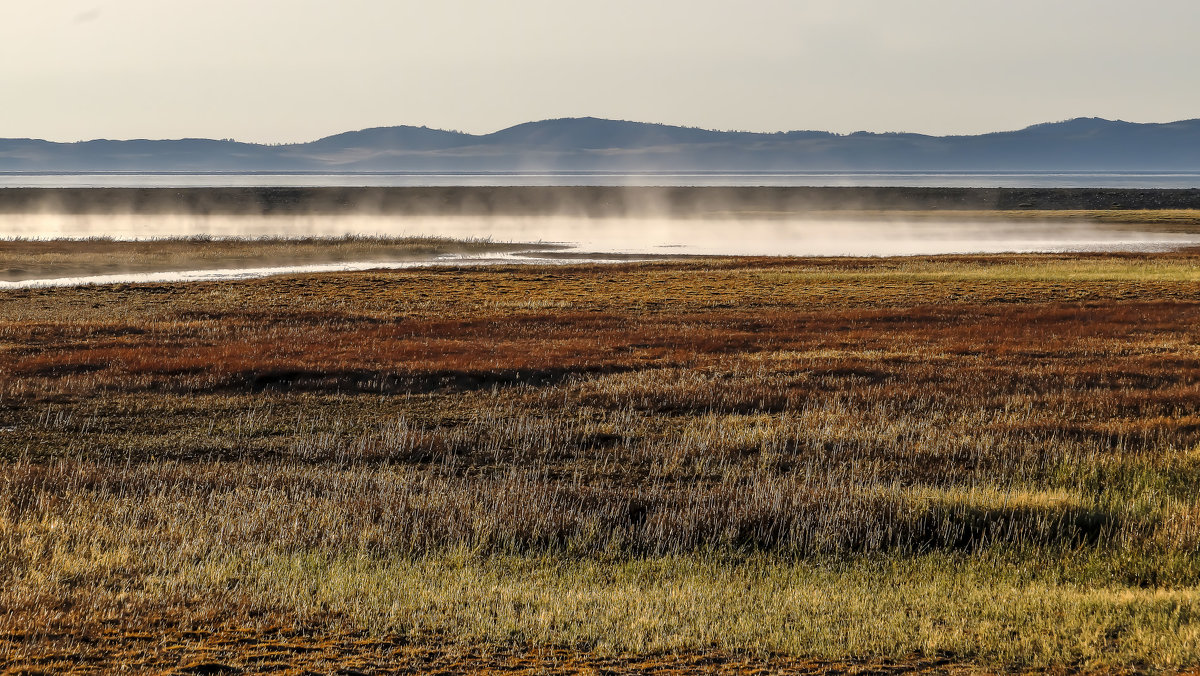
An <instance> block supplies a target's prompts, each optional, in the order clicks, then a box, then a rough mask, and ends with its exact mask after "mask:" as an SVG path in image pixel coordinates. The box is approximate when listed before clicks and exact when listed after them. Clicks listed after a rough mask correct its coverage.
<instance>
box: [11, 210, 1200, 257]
mask: <svg viewBox="0 0 1200 676" xmlns="http://www.w3.org/2000/svg"><path fill="white" fill-rule="evenodd" d="M347 235H351V236H384V237H443V238H449V239H474V240H490V241H494V242H528V243H533V242H540V243H556V244H561V245H564V246H565V247H566V248H565V250H566V251H567V252H570V253H572V254H579V253H604V254H634V255H638V254H687V255H739V256H896V255H925V254H945V253H999V252H1033V251H1096V250H1155V249H1164V248H1171V247H1180V246H1193V245H1200V235H1197V234H1190V233H1180V232H1156V231H1151V230H1148V229H1147V230H1141V229H1137V228H1130V227H1128V226H1105V225H1099V224H1092V223H1087V222H1081V221H1062V222H1043V221H1017V220H994V221H973V220H957V219H928V220H921V219H910V220H905V219H903V218H894V219H874V220H865V219H861V218H859V219H834V218H820V217H796V218H748V217H737V218H669V217H624V218H617V217H612V218H586V217H579V216H530V217H514V216H403V215H378V214H369V215H356V214H334V215H267V216H252V215H196V214H179V215H154V214H107V215H94V214H93V215H79V214H0V238H8V239H12V238H39V239H59V238H71V239H83V238H88V237H109V238H113V239H156V238H173V237H197V236H201V237H234V238H261V237H293V238H294V237H341V236H347Z"/></svg>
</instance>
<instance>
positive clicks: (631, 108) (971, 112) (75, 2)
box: [0, 0, 1200, 142]
mask: <svg viewBox="0 0 1200 676" xmlns="http://www.w3.org/2000/svg"><path fill="white" fill-rule="evenodd" d="M1198 31H1200V1H1198V0H1140V1H1139V2H1132V1H1130V0H1122V1H1120V2H1118V1H1115V0H1070V1H1068V0H790V1H788V0H739V1H717V0H604V1H603V2H600V1H596V0H588V1H586V2H585V1H583V0H578V1H573V0H326V1H316V0H0V137H34V138H46V139H51V140H56V141H75V140H81V139H91V138H180V137H186V136H199V137H211V138H226V137H229V138H236V139H238V140H242V141H254V142H298V141H308V140H313V139H316V138H319V137H321V136H326V135H329V134H334V133H338V132H342V131H347V130H353V129H361V128H365V127H375V126H388V125H398V124H413V125H428V126H431V127H439V128H445V129H460V130H463V131H470V132H475V133H485V132H490V131H495V130H497V129H501V128H504V127H507V126H510V125H513V124H516V123H520V122H526V121H530V120H539V119H545V118H553V117H574V116H585V115H592V116H596V117H608V118H616V119H629V120H639V121H646V122H665V123H670V124H682V125H692V126H700V127H707V128H713V129H745V130H753V131H781V130H792V129H821V130H828V131H835V132H852V131H857V130H869V131H914V132H923V133H931V134H957V133H980V132H986V131H996V130H1003V129H1016V128H1020V127H1024V126H1027V125H1029V124H1032V123H1036V122H1047V121H1054V120H1062V119H1067V118H1072V117H1081V116H1088V117H1090V116H1097V117H1106V118H1110V119H1125V120H1130V121H1135V122H1167V121H1173V120H1179V119H1188V118H1196V117H1200V74H1198V72H1197V64H1200V39H1197V37H1196V35H1197V32H1198Z"/></svg>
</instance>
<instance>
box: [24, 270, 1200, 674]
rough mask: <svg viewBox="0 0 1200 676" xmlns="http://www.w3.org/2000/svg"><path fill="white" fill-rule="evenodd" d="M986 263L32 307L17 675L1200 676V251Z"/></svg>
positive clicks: (66, 299) (198, 288)
mask: <svg viewBox="0 0 1200 676" xmlns="http://www.w3.org/2000/svg"><path fill="white" fill-rule="evenodd" d="M973 260H974V259H967V258H963V259H959V260H946V259H939V258H935V259H909V260H893V259H882V260H877V261H860V260H841V261H829V260H814V261H781V260H765V261H757V260H748V261H716V262H692V263H686V264H683V263H673V264H652V265H618V266H610V267H597V266H578V267H571V268H562V267H554V268H546V269H541V268H536V267H533V268H521V269H519V270H514V269H502V268H495V269H480V270H456V271H440V270H439V271H413V272H395V273H388V274H379V273H365V274H353V275H337V276H321V277H312V276H310V277H303V278H278V279H264V280H252V281H245V282H237V283H229V284H221V285H210V284H194V285H174V286H172V285H154V286H130V287H125V288H120V289H117V288H106V287H94V288H80V289H60V290H55V291H54V292H53V293H50V292H43V291H36V290H27V291H21V292H8V293H7V294H5V295H3V296H0V375H2V377H0V454H2V455H3V458H4V460H3V462H4V463H5V471H4V472H3V473H2V474H0V575H3V576H4V578H5V579H6V580H7V581H8V584H6V585H5V586H3V588H0V625H3V627H4V631H5V632H8V633H6V634H5V636H6V637H7V638H4V639H3V641H4V642H3V643H2V644H0V654H3V655H6V656H8V657H6V658H4V659H8V660H10V662H12V663H13V664H26V663H27V662H28V661H29V660H35V659H42V660H45V659H49V658H48V657H47V655H49V654H50V653H51V652H53V651H54V650H58V651H59V652H57V653H54V654H56V655H61V654H68V653H70V654H75V653H71V651H72V650H73V651H76V653H80V654H82V653H86V652H87V651H88V650H92V651H95V650H99V648H95V647H92V648H88V647H87V646H89V645H90V646H101V645H106V646H115V645H126V644H128V642H129V641H132V640H133V639H130V638H120V637H118V634H119V635H120V636H128V635H134V634H137V635H141V634H138V632H143V633H144V632H147V631H150V632H154V631H166V630H165V629H163V627H175V628H177V629H178V628H179V627H186V629H179V631H188V632H198V633H195V635H196V636H211V637H212V640H213V641H214V642H216V641H218V640H225V639H224V638H220V637H222V636H225V634H224V633H222V632H229V631H234V630H235V629H236V630H237V631H242V630H243V629H244V630H246V631H251V632H268V631H276V630H277V629H278V628H279V627H296V628H306V629H303V631H306V632H308V633H309V634H310V635H329V636H334V635H338V636H340V635H343V634H344V635H347V636H358V635H359V632H363V631H368V633H369V634H370V635H371V636H374V637H375V638H372V639H370V640H383V638H382V637H383V636H385V635H387V636H394V637H401V639H402V640H403V641H405V642H408V643H410V644H413V645H425V646H429V645H435V644H436V645H452V644H456V643H464V642H465V643H471V644H477V645H487V646H493V647H503V646H508V649H516V648H514V646H526V647H528V646H545V645H553V646H560V647H562V648H563V649H569V650H572V651H576V652H577V653H580V654H587V655H629V654H639V655H644V654H651V653H653V654H666V653H671V654H697V653H703V654H708V653H709V652H711V651H717V652H719V653H722V654H725V653H731V654H736V655H742V656H756V657H754V658H753V659H760V658H761V659H764V660H770V659H801V658H803V659H823V660H846V659H851V658H854V659H858V658H867V659H872V660H893V661H899V662H901V663H918V662H920V661H921V660H933V659H946V658H947V656H949V658H950V659H953V660H956V661H959V662H962V663H965V664H969V665H974V667H977V668H997V669H999V668H1017V669H1022V668H1030V669H1034V668H1053V669H1058V670H1068V671H1069V670H1112V669H1118V670H1139V669H1147V670H1167V671H1170V670H1180V669H1184V668H1187V667H1190V666H1194V665H1196V664H1197V663H1198V661H1200V656H1198V654H1197V649H1196V646H1197V645H1200V640H1198V639H1200V596H1198V592H1197V589H1198V588H1200V564H1198V563H1197V562H1198V561H1200V502H1198V499H1197V496H1198V495H1200V451H1198V449H1200V419H1198V418H1197V416H1196V415H1195V410H1194V409H1195V402H1196V401H1200V361H1198V360H1197V357H1198V356H1200V347H1198V346H1200V331H1198V329H1197V327H1198V326H1200V321H1198V320H1200V305H1197V303H1196V301H1195V298H1196V292H1197V291H1200V286H1198V285H1200V282H1198V281H1197V280H1195V279H1194V277H1193V276H1192V275H1191V274H1190V273H1188V272H1187V271H1186V270H1187V269H1188V266H1194V264H1195V260H1194V257H1192V254H1154V255H1145V256H1143V257H1126V256H1115V257H1109V258H1105V257H1101V256H1096V257H1092V258H1090V259H1087V260H1084V261H1083V262H1080V260H1077V259H1073V258H1070V257H1061V256H1045V257H1037V256H1013V257H981V258H979V259H978V260H977V261H975V262H974V263H973V262H972V261H973ZM1081 265H1085V266H1091V267H1089V268H1088V270H1089V271H1088V272H1087V273H1086V274H1084V273H1083V272H1080V266H1081ZM1139 266H1145V267H1146V269H1148V270H1151V271H1160V272H1153V274H1147V276H1146V277H1145V278H1142V277H1139V275H1138V274H1137V273H1138V270H1139V269H1140V268H1139ZM947 270H950V271H951V272H952V274H949V273H947ZM1162 270H1169V271H1170V272H1169V274H1168V273H1164V272H1161V271H1162ZM1056 271H1058V272H1060V273H1061V277H1060V278H1056V277H1055V272H1056ZM118 306H119V307H120V308H121V310H122V311H121V313H116V312H115V311H114V308H116V307H118ZM5 618H7V619H5ZM139 618H155V619H153V620H144V619H139ZM5 623H6V624H5ZM114 627H119V628H120V630H119V631H118V632H117V634H114V633H113V632H114V631H116V630H114ZM174 630H175V629H171V630H170V631H174ZM297 631H300V629H297ZM121 632H124V633H121ZM205 632H208V633H205ZM255 635H257V634H255ZM64 636H79V637H83V638H86V639H87V640H88V641H91V643H81V642H75V643H71V644H70V645H71V646H74V647H70V648H69V649H68V648H62V645H65V644H63V643H62V641H64V640H65V639H63V638H62V637H64ZM56 637H57V638H56ZM256 640H257V639H256ZM306 640H308V639H306ZM331 640H332V639H331ZM356 640H357V639H356ZM363 640H366V639H363ZM389 640H391V639H389ZM397 640H400V639H397ZM122 641H124V642H125V643H122ZM54 646H58V647H54ZM107 649H108V648H106V650H107ZM212 649H213V650H216V649H217V648H212ZM497 649H499V648H497ZM522 649H524V648H522ZM64 650H65V651H66V652H65V653H64V652H62V651H64ZM114 650H115V649H114ZM197 650H199V648H197ZM205 650H209V648H205ZM172 654H174V653H172ZM206 654H207V653H206ZM27 658H28V659H27ZM55 659H60V658H55ZM155 659H160V660H161V661H160V662H156V663H155V664H158V665H159V666H162V665H168V666H171V665H174V666H178V656H176V657H170V656H169V655H165V653H164V656H160V658H155ZM171 659H176V662H171V661H170V660H171ZM231 659H234V660H235V661H236V659H240V658H237V657H236V655H234V656H233V657H231ZM247 659H248V658H247ZM589 659H590V658H589ZM747 659H750V658H749V657H747ZM23 660H24V661H23ZM39 663H47V664H48V663H51V662H45V661H43V662H39ZM55 664H59V663H55ZM239 664H241V663H240V662H239ZM249 664H250V663H249V662H245V665H249ZM164 668H165V667H164Z"/></svg>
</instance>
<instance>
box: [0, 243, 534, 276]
mask: <svg viewBox="0 0 1200 676" xmlns="http://www.w3.org/2000/svg"><path fill="white" fill-rule="evenodd" d="M548 248H551V247H549V246H547V245H539V244H533V245H526V244H520V245H518V244H507V243H499V242H490V241H486V240H480V241H461V240H450V239H438V238H434V237H406V238H388V237H340V238H314V237H301V238H263V239H216V238H211V237H193V238H186V239H158V240H140V241H121V240H111V239H95V238H92V239H76V240H67V239H53V240H37V239H27V240H0V280H2V281H21V280H28V279H46V278H57V277H75V276H84V275H106V274H119V273H139V272H160V271H169V270H194V269H225V268H250V267H268V266H281V265H309V264H315V263H342V262H361V261H405V260H427V259H429V258H431V257H433V256H437V255H440V254H486V253H503V252H511V251H517V250H520V251H528V250H538V249H548Z"/></svg>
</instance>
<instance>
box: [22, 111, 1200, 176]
mask: <svg viewBox="0 0 1200 676" xmlns="http://www.w3.org/2000/svg"><path fill="white" fill-rule="evenodd" d="M522 170H528V171H773V170H774V171H779V170H783V171H787V170H796V171H804V170H809V171H903V170H918V171H1200V119H1198V120H1184V121H1180V122H1171V123H1166V124H1139V123H1132V122H1122V121H1111V120H1104V119H1100V118H1078V119H1074V120H1067V121H1064V122H1054V123H1047V124H1037V125H1033V126H1031V127H1027V128H1025V129H1021V130H1017V131H1007V132H996V133H990V134H981V135H978V136H927V135H923V134H907V133H869V132H856V133H854V134H846V135H840V134H832V133H829V132H821V131H792V132H780V133H773V134H771V133H752V132H739V131H714V130H709V129H696V128H692V127H679V126H671V125H665V124H650V123H643V122H626V121H619V120H604V119H598V118H592V117H584V118H564V119H556V120H543V121H540V122H528V123H525V124H519V125H516V126H513V127H509V128H507V129H502V130H500V131H497V132H493V133H490V134H465V133H461V132H455V131H446V130H441V129H429V128H426V127H411V126H399V127H378V128H374V129H363V130H360V131H351V132H345V133H342V134H336V135H334V136H327V137H325V138H322V139H318V140H316V141H312V142H309V143H297V144H289V145H274V146H271V145H259V144H253V143H239V142H235V141H216V140H211V139H180V140H163V141H156V140H145V139H137V140H129V141H113V140H94V141H86V142H79V143H52V142H48V141H40V140H36V139H0V171H63V172H72V171H184V172H186V171H201V172H207V171H230V172H239V171H317V172H320V171H330V172H337V171H412V172H421V171H522Z"/></svg>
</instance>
